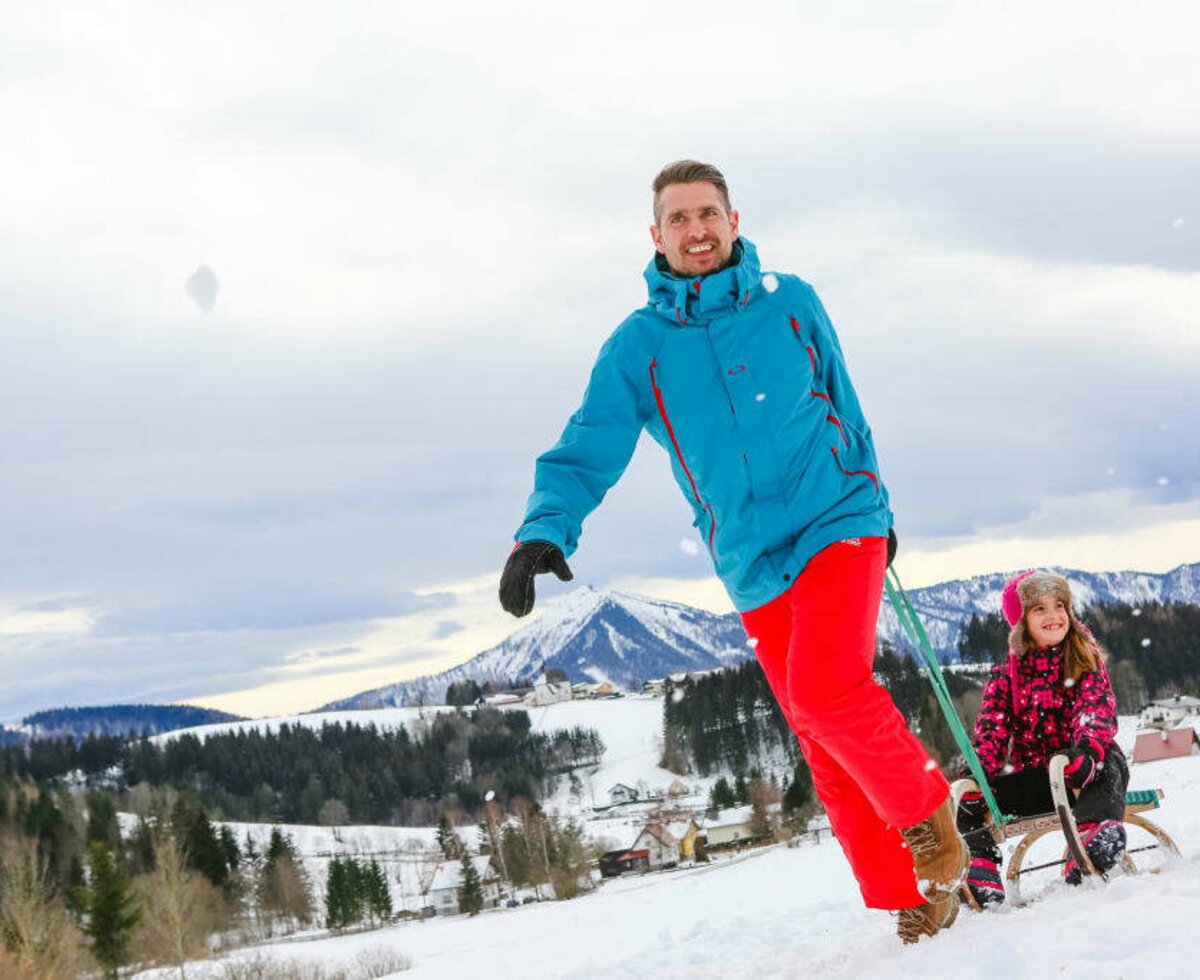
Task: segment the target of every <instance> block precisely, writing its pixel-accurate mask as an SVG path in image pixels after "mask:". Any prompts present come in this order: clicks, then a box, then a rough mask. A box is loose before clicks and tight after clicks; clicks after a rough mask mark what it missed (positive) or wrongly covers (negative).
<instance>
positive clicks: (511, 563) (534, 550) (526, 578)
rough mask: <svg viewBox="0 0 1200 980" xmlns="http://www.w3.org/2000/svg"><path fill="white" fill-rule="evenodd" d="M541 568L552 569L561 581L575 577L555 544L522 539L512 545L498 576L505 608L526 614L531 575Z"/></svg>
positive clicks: (501, 599) (531, 606)
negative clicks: (517, 543) (512, 547)
mask: <svg viewBox="0 0 1200 980" xmlns="http://www.w3.org/2000/svg"><path fill="white" fill-rule="evenodd" d="M544 572H553V573H554V574H555V575H557V576H558V578H559V581H561V582H570V581H571V579H573V578H574V577H575V576H574V575H573V574H571V569H570V568H569V567H568V566H567V560H566V558H564V557H563V553H562V552H561V551H560V550H559V549H558V546H557V545H553V544H551V543H550V542H549V541H522V542H521V543H520V544H519V545H517V546H516V547H515V548H514V549H513V552H512V554H511V555H509V556H508V562H507V563H506V564H505V566H504V573H503V574H502V575H501V576H500V605H502V606H503V607H504V609H505V611H506V612H510V613H512V614H513V615H514V616H527V615H529V612H530V610H531V609H533V598H534V596H533V578H534V576H535V575H541V574H543V573H544Z"/></svg>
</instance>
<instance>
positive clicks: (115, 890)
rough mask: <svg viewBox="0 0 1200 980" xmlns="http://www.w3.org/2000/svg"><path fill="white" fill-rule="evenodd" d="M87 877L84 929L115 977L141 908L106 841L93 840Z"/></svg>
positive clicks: (125, 956) (96, 953)
mask: <svg viewBox="0 0 1200 980" xmlns="http://www.w3.org/2000/svg"><path fill="white" fill-rule="evenodd" d="M88 877H89V881H88V884H87V886H86V887H85V889H84V891H83V895H82V902H81V905H82V908H83V912H84V924H83V931H84V933H85V934H86V935H87V937H88V939H89V944H90V946H91V949H92V955H93V956H95V957H96V962H97V963H99V964H100V966H101V967H102V968H103V969H104V972H105V975H106V976H109V977H116V976H117V975H118V971H119V970H120V968H121V966H122V965H123V964H124V963H126V962H127V960H128V956H129V940H130V937H131V936H132V935H133V930H134V927H135V926H136V925H137V924H138V922H139V920H140V919H141V917H142V909H141V907H140V905H139V903H138V900H137V896H136V895H135V893H134V891H133V887H132V885H131V883H130V881H129V876H128V875H127V874H126V873H125V871H124V869H123V868H122V867H121V865H120V864H119V863H118V862H117V860H116V858H115V857H114V856H113V852H112V851H110V850H109V849H108V847H107V846H106V845H105V844H104V842H103V841H99V840H96V841H92V843H91V846H90V847H89V849H88Z"/></svg>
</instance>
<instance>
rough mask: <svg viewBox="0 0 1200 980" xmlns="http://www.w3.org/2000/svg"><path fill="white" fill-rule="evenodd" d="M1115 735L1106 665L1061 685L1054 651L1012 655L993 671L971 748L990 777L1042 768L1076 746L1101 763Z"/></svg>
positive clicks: (1058, 654) (1057, 653)
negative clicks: (973, 747)
mask: <svg viewBox="0 0 1200 980" xmlns="http://www.w3.org/2000/svg"><path fill="white" fill-rule="evenodd" d="M1116 734H1117V699H1116V696H1115V695H1114V694H1113V689H1112V684H1111V683H1109V679H1108V671H1107V670H1106V669H1105V667H1104V664H1103V663H1101V664H1099V666H1098V667H1097V669H1096V670H1095V671H1093V672H1091V673H1088V674H1084V675H1083V676H1082V677H1080V678H1079V679H1078V680H1077V681H1075V682H1074V683H1072V682H1071V681H1064V680H1063V676H1062V651H1061V650H1060V649H1059V648H1058V647H1049V648H1046V649H1043V650H1034V651H1031V652H1029V653H1027V654H1026V655H1025V656H1023V657H1017V656H1016V655H1015V654H1014V653H1012V652H1010V653H1009V655H1008V660H1007V661H1006V662H1005V663H1002V664H1000V665H998V666H996V667H993V668H992V675H991V678H990V679H989V680H988V682H987V684H986V685H985V686H984V689H983V701H982V703H981V705H980V708H979V716H978V717H977V718H976V719H975V748H976V750H977V751H978V753H979V761H980V762H981V763H982V764H983V768H984V770H985V771H986V772H987V774H988V775H989V776H997V775H1000V774H1001V773H1005V772H1020V771H1021V770H1022V769H1034V768H1039V769H1045V768H1046V767H1047V766H1048V765H1049V763H1050V757H1051V756H1052V755H1054V754H1055V753H1057V752H1061V751H1065V750H1066V749H1069V748H1071V747H1072V746H1074V745H1077V746H1081V747H1083V746H1090V748H1091V749H1092V750H1093V752H1094V754H1095V755H1096V758H1097V761H1103V759H1104V756H1105V753H1106V752H1107V751H1108V750H1109V749H1110V747H1111V746H1113V745H1114V744H1115V739H1116ZM1010 744H1011V753H1010V751H1009V746H1010ZM1006 761H1007V763H1008V766H1009V768H1006V765H1005V763H1006Z"/></svg>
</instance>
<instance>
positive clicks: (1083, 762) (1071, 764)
mask: <svg viewBox="0 0 1200 980" xmlns="http://www.w3.org/2000/svg"><path fill="white" fill-rule="evenodd" d="M1066 756H1067V767H1066V769H1064V770H1063V778H1064V779H1065V780H1066V781H1067V785H1068V786H1070V787H1071V788H1072V789H1075V790H1079V791H1082V790H1084V789H1086V788H1087V787H1088V785H1090V783H1091V782H1092V780H1093V779H1095V778H1096V775H1097V774H1098V773H1099V772H1100V768H1101V765H1102V763H1103V761H1104V751H1103V750H1102V749H1100V748H1099V747H1098V746H1096V745H1094V744H1093V743H1091V742H1084V743H1081V744H1078V745H1072V746H1071V747H1070V748H1069V749H1068V750H1067V752H1066Z"/></svg>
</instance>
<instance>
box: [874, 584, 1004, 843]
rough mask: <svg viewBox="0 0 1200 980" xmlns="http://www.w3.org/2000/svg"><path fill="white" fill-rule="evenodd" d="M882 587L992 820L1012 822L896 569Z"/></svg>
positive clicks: (998, 822)
mask: <svg viewBox="0 0 1200 980" xmlns="http://www.w3.org/2000/svg"><path fill="white" fill-rule="evenodd" d="M883 585H884V588H885V589H886V590H887V596H888V599H889V600H890V602H891V603H892V608H893V609H894V610H896V617H897V618H898V619H899V620H900V625H901V626H902V627H904V632H905V633H907V634H908V639H909V641H910V642H911V643H912V645H913V648H914V649H915V650H917V651H919V652H920V654H921V657H922V659H923V660H924V661H925V663H926V664H927V665H928V667H929V681H930V683H931V684H932V685H933V693H934V695H936V697H937V700H938V704H940V705H941V707H942V714H943V715H945V716H946V723H947V724H948V725H949V726H950V734H951V735H953V736H954V741H955V743H956V744H957V745H958V747H959V749H960V750H961V751H962V754H963V758H964V759H966V760H967V768H969V769H970V770H971V775H972V776H974V777H975V782H977V783H978V784H979V789H980V791H981V792H982V793H983V799H984V801H985V802H986V803H987V806H988V809H989V810H991V811H992V819H993V820H994V821H995V822H996V825H997V826H1001V825H1003V824H1006V823H1011V822H1012V821H1013V819H1014V818H1013V817H1011V816H1009V815H1008V814H1005V813H1001V812H1000V806H999V804H997V803H996V797H995V796H993V795H992V788H991V787H990V786H989V785H988V781H987V774H986V773H984V771H983V765H982V764H981V763H980V761H979V755H978V754H977V753H976V752H975V746H974V745H972V744H971V739H970V737H969V736H968V735H967V730H966V729H965V728H963V723H962V721H961V720H960V719H959V717H958V712H957V711H955V710H954V702H953V700H951V698H950V688H949V687H947V686H946V677H945V675H944V674H943V673H942V665H941V664H939V663H938V659H937V656H936V655H935V654H934V652H933V645H932V644H931V643H930V642H929V637H928V635H927V634H926V633H925V627H924V626H922V625H921V618H920V617H919V616H918V615H917V611H916V610H915V609H914V608H913V606H912V603H911V602H909V599H908V594H907V593H906V592H905V591H904V586H902V585H901V584H900V576H899V575H897V574H896V569H895V568H889V569H888V572H887V578H885V579H884V582H883Z"/></svg>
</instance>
